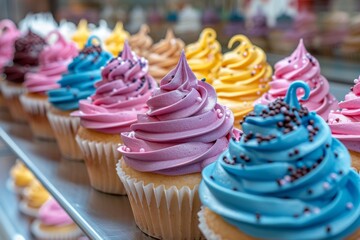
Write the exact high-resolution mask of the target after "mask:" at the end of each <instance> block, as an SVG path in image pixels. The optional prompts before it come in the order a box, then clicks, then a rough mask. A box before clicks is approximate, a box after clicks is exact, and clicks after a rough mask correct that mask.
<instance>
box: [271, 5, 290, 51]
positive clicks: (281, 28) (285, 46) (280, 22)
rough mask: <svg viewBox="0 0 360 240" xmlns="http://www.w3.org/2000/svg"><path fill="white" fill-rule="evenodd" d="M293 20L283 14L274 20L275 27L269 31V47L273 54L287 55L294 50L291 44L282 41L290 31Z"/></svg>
mask: <svg viewBox="0 0 360 240" xmlns="http://www.w3.org/2000/svg"><path fill="white" fill-rule="evenodd" d="M293 22H294V18H293V17H292V16H290V15H288V14H286V13H285V12H284V13H282V14H280V15H279V16H278V17H277V18H276V23H275V26H274V27H272V28H271V29H270V30H269V35H268V37H269V47H270V49H271V50H272V51H273V52H275V53H281V54H288V52H289V51H292V50H293V49H294V46H293V44H292V43H289V42H286V41H284V40H283V39H284V37H285V35H286V33H287V32H289V31H290V29H291V28H292V25H293Z"/></svg>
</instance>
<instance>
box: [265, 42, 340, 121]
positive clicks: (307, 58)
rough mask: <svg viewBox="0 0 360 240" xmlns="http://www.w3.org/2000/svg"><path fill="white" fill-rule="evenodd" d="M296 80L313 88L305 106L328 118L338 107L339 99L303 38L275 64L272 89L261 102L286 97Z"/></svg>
mask: <svg viewBox="0 0 360 240" xmlns="http://www.w3.org/2000/svg"><path fill="white" fill-rule="evenodd" d="M296 80H303V81H305V82H306V83H307V84H309V86H310V88H311V92H310V97H309V100H308V101H306V102H304V103H303V104H304V106H305V107H307V108H308V109H309V110H310V111H315V112H316V113H317V114H318V115H320V116H321V117H322V118H323V119H325V120H327V118H328V115H329V112H330V111H331V110H335V109H337V107H338V101H337V100H336V98H335V97H334V96H333V95H331V94H330V93H329V89H330V87H329V82H328V81H327V80H326V78H325V77H324V76H323V75H321V73H320V65H319V62H318V61H317V60H316V59H315V58H314V57H313V56H311V55H310V53H308V52H307V50H306V49H305V46H304V44H303V41H302V40H300V42H299V45H298V47H297V48H296V50H295V51H294V52H293V53H292V54H291V56H290V57H287V58H285V59H283V60H281V61H279V62H278V63H276V64H275V73H274V76H273V81H272V82H271V83H270V90H269V92H268V93H266V94H264V95H263V96H262V98H261V103H262V104H268V103H270V102H272V101H274V100H275V99H276V98H278V97H284V96H285V94H286V91H287V89H288V88H289V86H290V84H291V83H292V82H294V81H296ZM298 94H301V90H300V91H299V92H298Z"/></svg>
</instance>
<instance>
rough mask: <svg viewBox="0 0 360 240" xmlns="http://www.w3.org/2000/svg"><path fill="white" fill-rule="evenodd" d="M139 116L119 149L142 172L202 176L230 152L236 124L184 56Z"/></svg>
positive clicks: (164, 79)
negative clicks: (144, 112)
mask: <svg viewBox="0 0 360 240" xmlns="http://www.w3.org/2000/svg"><path fill="white" fill-rule="evenodd" d="M147 105H148V107H149V111H148V112H147V113H146V114H139V115H138V118H137V120H138V121H137V123H134V124H132V125H131V130H132V131H133V132H130V133H123V134H122V140H123V143H124V145H123V146H121V147H120V148H119V151H120V152H121V153H122V155H123V158H124V161H125V163H126V164H127V165H128V166H130V167H132V168H133V169H135V170H137V171H141V172H154V173H159V174H164V175H183V174H190V173H196V172H201V170H202V169H203V168H204V167H205V166H206V165H208V164H209V163H211V162H213V161H214V160H215V159H216V158H217V157H218V156H219V154H220V153H221V152H222V151H223V150H224V149H225V148H226V147H227V144H228V141H229V138H230V135H231V134H232V128H233V127H232V126H233V123H234V118H233V114H232V112H231V111H230V110H229V109H227V108H226V107H224V106H222V105H220V104H218V103H217V102H216V93H215V90H214V89H213V88H212V87H211V86H210V85H209V84H207V83H205V82H201V81H198V80H197V79H196V77H195V75H194V73H193V72H192V71H191V69H190V67H189V65H188V64H187V62H186V57H185V54H184V52H182V54H181V57H180V60H179V62H178V65H177V66H176V68H174V69H173V70H172V71H170V72H169V73H168V74H167V75H166V76H165V77H164V78H163V79H162V80H161V83H160V88H159V89H157V90H155V92H154V93H153V96H152V97H151V98H150V99H149V100H148V102H147Z"/></svg>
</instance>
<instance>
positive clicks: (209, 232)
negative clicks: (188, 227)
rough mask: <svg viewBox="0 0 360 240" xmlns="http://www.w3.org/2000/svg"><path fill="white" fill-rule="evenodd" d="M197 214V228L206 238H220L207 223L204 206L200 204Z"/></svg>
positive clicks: (216, 239)
mask: <svg viewBox="0 0 360 240" xmlns="http://www.w3.org/2000/svg"><path fill="white" fill-rule="evenodd" d="M198 216H199V229H200V231H201V232H202V234H203V235H204V237H205V238H206V239H207V240H220V239H221V237H220V236H219V235H217V234H215V233H214V232H213V231H212V230H211V229H210V228H209V226H208V225H207V223H206V219H205V207H204V206H202V207H201V210H200V211H199V212H198Z"/></svg>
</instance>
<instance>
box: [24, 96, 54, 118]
mask: <svg viewBox="0 0 360 240" xmlns="http://www.w3.org/2000/svg"><path fill="white" fill-rule="evenodd" d="M20 102H21V104H22V105H23V108H24V110H25V111H26V112H28V113H30V114H33V115H35V114H36V115H43V116H46V112H47V110H48V109H49V107H50V104H49V102H48V101H47V100H46V99H35V98H31V97H27V96H26V95H24V94H23V95H21V96H20Z"/></svg>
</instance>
